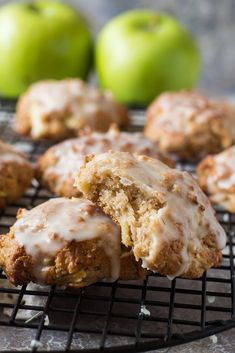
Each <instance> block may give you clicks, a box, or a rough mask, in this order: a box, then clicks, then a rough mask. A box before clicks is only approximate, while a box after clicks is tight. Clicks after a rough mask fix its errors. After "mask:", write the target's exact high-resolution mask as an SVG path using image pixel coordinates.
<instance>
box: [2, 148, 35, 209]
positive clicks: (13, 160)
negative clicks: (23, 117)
mask: <svg viewBox="0 0 235 353" xmlns="http://www.w3.org/2000/svg"><path fill="white" fill-rule="evenodd" d="M32 177H33V170H32V167H31V165H30V163H29V162H28V161H27V159H26V157H25V155H24V154H23V153H20V152H18V151H17V150H16V149H15V148H13V147H12V146H10V145H9V144H7V143H5V142H2V141H0V209H2V208H4V207H5V206H6V205H7V204H9V203H11V202H13V201H16V200H17V199H19V198H20V197H21V195H22V194H23V193H24V191H25V190H26V189H27V188H28V187H29V186H30V184H31V180H32Z"/></svg>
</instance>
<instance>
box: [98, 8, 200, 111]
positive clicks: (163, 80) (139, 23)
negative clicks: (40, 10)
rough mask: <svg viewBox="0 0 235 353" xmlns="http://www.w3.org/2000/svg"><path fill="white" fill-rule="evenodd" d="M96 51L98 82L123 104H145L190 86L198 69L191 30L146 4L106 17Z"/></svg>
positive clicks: (196, 50) (196, 76)
mask: <svg viewBox="0 0 235 353" xmlns="http://www.w3.org/2000/svg"><path fill="white" fill-rule="evenodd" d="M95 56H96V59H95V60H96V70H97V74H98V80H99V83H100V85H101V87H102V88H103V89H109V90H111V91H112V93H113V95H114V97H115V98H116V99H117V100H118V101H120V102H122V103H126V104H137V105H138V104H140V105H145V104H147V103H149V102H150V101H151V100H152V99H153V98H154V97H155V96H156V95H158V94H159V93H161V92H162V91H166V90H179V89H190V88H192V87H193V86H194V85H195V83H196V82H197V79H198V77H199V72H200V55H199V52H198V49H197V46H196V44H195V41H194V39H193V38H192V36H191V35H190V34H189V32H188V31H187V30H186V29H184V28H183V27H182V26H181V25H180V24H179V23H178V22H177V21H176V20H175V19H174V18H172V17H170V16H168V15H166V14H165V13H159V12H154V11H148V10H134V11H128V12H125V13H123V14H121V15H119V16H117V17H115V18H114V19H112V20H111V21H110V22H109V23H107V25H105V27H104V28H103V29H102V31H101V33H100V35H99V37H98V39H97V43H96V53H95Z"/></svg>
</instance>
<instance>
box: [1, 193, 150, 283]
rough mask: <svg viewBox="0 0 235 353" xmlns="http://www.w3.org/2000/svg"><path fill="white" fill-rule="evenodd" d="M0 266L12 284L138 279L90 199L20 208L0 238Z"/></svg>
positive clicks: (136, 268) (111, 226)
mask: <svg viewBox="0 0 235 353" xmlns="http://www.w3.org/2000/svg"><path fill="white" fill-rule="evenodd" d="M0 266H1V267H3V269H4V271H5V273H6V275H7V278H8V279H9V280H10V282H11V283H13V284H14V285H22V284H27V283H29V282H31V281H32V282H35V283H41V284H58V285H65V286H70V287H83V286H87V285H89V284H91V283H94V282H96V281H98V280H101V279H103V278H107V279H112V280H116V279H118V278H119V277H120V278H122V279H138V278H143V277H144V275H145V274H146V272H145V271H144V270H143V269H142V268H141V267H140V265H139V264H138V263H137V262H136V261H135V259H134V256H133V255H132V253H131V252H129V251H128V250H127V249H122V248H121V240H120V229H119V227H118V226H117V225H116V224H115V223H114V222H113V221H112V220H111V219H110V218H109V217H108V216H106V215H105V214H104V213H103V212H102V211H101V210H100V209H99V208H97V207H96V206H95V205H94V204H93V203H92V202H90V201H88V200H85V199H75V198H73V199H66V198H56V199H51V200H49V201H47V202H45V203H43V204H41V205H39V206H37V207H35V208H33V209H31V210H30V211H27V210H20V211H19V213H18V220H17V221H16V223H15V224H14V225H13V227H12V228H11V230H10V233H9V234H6V235H2V236H1V237H0Z"/></svg>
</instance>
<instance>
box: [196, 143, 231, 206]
mask: <svg viewBox="0 0 235 353" xmlns="http://www.w3.org/2000/svg"><path fill="white" fill-rule="evenodd" d="M197 177H198V182H199V184H200V186H201V188H202V189H203V190H204V191H205V192H206V193H207V194H208V195H209V197H210V199H211V201H212V202H214V203H217V204H219V205H221V206H222V207H224V208H225V209H226V210H228V211H230V212H232V213H235V147H234V146H232V147H230V148H228V149H226V150H225V151H223V152H222V153H219V154H217V155H213V156H212V155H209V156H207V157H206V158H204V159H203V160H202V161H201V162H200V163H199V165H198V166H197Z"/></svg>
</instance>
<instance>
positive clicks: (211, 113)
mask: <svg viewBox="0 0 235 353" xmlns="http://www.w3.org/2000/svg"><path fill="white" fill-rule="evenodd" d="M148 114H149V116H151V115H153V116H154V117H155V120H154V124H155V125H156V128H157V127H159V126H162V127H163V128H164V130H166V131H169V132H175V133H180V134H182V133H185V134H187V133H189V134H191V133H192V132H193V131H195V129H196V125H201V124H209V123H210V122H211V121H212V120H213V119H214V118H215V117H217V118H219V119H221V122H222V123H223V125H224V127H226V128H227V129H228V131H229V132H230V133H232V136H233V138H234V139H235V128H233V125H234V122H235V112H234V111H233V110H232V108H231V107H230V106H229V105H227V104H225V103H222V102H213V101H209V100H207V99H206V98H204V97H203V96H201V95H200V94H198V93H196V92H179V93H165V94H162V95H161V96H160V97H159V98H158V99H157V100H156V101H155V102H153V104H152V105H151V106H150V108H149V112H148ZM232 122H233V124H232V125H231V123H232ZM231 129H232V130H231Z"/></svg>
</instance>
